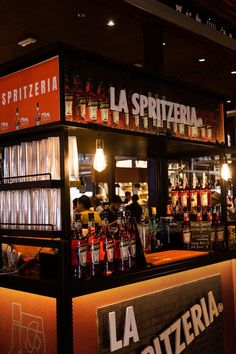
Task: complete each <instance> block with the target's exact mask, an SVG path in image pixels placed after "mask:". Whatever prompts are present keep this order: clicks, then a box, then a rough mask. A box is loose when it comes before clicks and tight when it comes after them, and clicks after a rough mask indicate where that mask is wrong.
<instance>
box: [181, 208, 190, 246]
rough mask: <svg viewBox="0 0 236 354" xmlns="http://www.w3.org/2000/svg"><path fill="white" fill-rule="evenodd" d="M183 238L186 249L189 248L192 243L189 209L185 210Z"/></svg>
mask: <svg viewBox="0 0 236 354" xmlns="http://www.w3.org/2000/svg"><path fill="white" fill-rule="evenodd" d="M182 240H183V246H184V249H185V250H189V249H190V243H191V228H190V222H189V215H188V212H187V211H185V212H184V220H183V224H182Z"/></svg>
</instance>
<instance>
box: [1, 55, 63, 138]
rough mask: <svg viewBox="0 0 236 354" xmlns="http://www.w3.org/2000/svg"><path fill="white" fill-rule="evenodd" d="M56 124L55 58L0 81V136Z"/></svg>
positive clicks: (57, 108)
mask: <svg viewBox="0 0 236 354" xmlns="http://www.w3.org/2000/svg"><path fill="white" fill-rule="evenodd" d="M59 120H60V86H59V58H58V56H56V57H53V58H51V59H48V60H45V61H43V62H41V63H39V64H36V65H33V66H31V67H28V68H26V69H23V70H20V71H17V72H15V73H12V74H10V75H7V76H4V77H2V78H0V132H1V133H6V132H9V131H15V130H19V129H23V128H29V127H34V126H38V125H41V124H47V123H51V122H55V121H59Z"/></svg>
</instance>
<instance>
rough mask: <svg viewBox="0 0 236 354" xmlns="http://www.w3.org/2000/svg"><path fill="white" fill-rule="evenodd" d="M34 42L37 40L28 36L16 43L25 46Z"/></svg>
mask: <svg viewBox="0 0 236 354" xmlns="http://www.w3.org/2000/svg"><path fill="white" fill-rule="evenodd" d="M35 42H37V39H36V38H33V37H28V38H25V39H22V40H21V41H19V42H18V45H20V46H21V47H26V46H27V45H30V44H33V43H35Z"/></svg>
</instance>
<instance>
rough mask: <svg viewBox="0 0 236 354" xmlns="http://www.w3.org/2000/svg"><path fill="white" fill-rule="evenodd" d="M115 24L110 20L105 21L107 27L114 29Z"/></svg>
mask: <svg viewBox="0 0 236 354" xmlns="http://www.w3.org/2000/svg"><path fill="white" fill-rule="evenodd" d="M115 24H116V23H115V21H114V20H112V19H111V20H108V21H107V26H109V27H114V26H115Z"/></svg>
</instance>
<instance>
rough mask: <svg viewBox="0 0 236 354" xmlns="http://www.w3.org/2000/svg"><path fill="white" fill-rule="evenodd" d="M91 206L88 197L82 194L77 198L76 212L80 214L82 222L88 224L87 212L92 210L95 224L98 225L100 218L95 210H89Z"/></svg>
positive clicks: (100, 222)
mask: <svg viewBox="0 0 236 354" xmlns="http://www.w3.org/2000/svg"><path fill="white" fill-rule="evenodd" d="M91 207H92V204H91V200H90V198H89V197H87V195H82V196H81V197H80V198H78V203H77V209H76V212H77V213H80V214H81V222H82V224H88V221H89V213H91V212H93V213H94V221H95V224H97V225H99V226H100V225H101V224H102V221H101V218H100V216H99V214H98V212H97V211H96V210H94V211H92V210H91Z"/></svg>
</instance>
